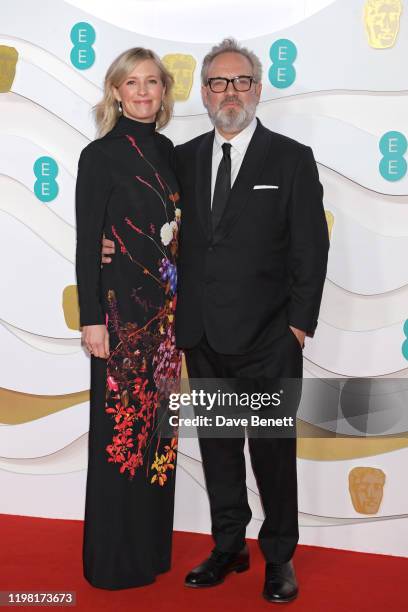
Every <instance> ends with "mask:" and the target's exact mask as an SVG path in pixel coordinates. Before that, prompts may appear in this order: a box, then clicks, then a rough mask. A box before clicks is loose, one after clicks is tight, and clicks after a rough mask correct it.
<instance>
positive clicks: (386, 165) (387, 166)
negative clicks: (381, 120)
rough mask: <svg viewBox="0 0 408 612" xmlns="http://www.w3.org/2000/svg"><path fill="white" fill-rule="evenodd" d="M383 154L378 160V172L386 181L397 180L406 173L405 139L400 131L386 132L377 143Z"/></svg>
mask: <svg viewBox="0 0 408 612" xmlns="http://www.w3.org/2000/svg"><path fill="white" fill-rule="evenodd" d="M379 147H380V151H381V153H382V155H383V157H382V158H381V161H380V165H379V169H380V174H381V176H382V177H383V178H385V180H386V181H399V180H400V179H402V178H403V177H404V176H405V175H406V173H407V160H406V159H405V157H404V155H405V153H406V152H407V139H406V138H405V136H404V134H402V133H401V132H387V133H386V134H384V135H383V136H382V137H381V139H380V143H379Z"/></svg>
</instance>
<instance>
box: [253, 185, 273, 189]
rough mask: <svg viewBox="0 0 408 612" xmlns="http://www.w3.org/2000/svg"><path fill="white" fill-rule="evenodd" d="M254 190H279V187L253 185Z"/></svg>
mask: <svg viewBox="0 0 408 612" xmlns="http://www.w3.org/2000/svg"><path fill="white" fill-rule="evenodd" d="M254 189H279V185H254Z"/></svg>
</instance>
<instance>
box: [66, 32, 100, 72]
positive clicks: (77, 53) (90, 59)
mask: <svg viewBox="0 0 408 612" xmlns="http://www.w3.org/2000/svg"><path fill="white" fill-rule="evenodd" d="M95 38H96V34H95V30H94V29H93V27H92V26H91V24H90V23H86V21H81V22H79V23H76V24H75V25H74V27H73V28H72V30H71V41H72V44H73V45H74V46H73V47H72V49H71V63H72V65H73V66H75V68H78V70H86V69H87V68H90V67H91V66H92V64H93V63H94V61H95V51H94V49H93V48H92V45H93V44H94V42H95Z"/></svg>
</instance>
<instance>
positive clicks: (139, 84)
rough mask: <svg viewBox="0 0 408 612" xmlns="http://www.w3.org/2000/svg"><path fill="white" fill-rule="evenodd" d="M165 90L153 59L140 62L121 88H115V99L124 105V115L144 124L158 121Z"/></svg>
mask: <svg viewBox="0 0 408 612" xmlns="http://www.w3.org/2000/svg"><path fill="white" fill-rule="evenodd" d="M164 93H165V88H164V85H163V83H162V80H161V76H160V70H159V68H158V66H156V64H155V62H154V61H153V60H151V59H147V60H143V61H142V62H139V63H138V64H137V65H136V66H135V67H134V68H133V70H132V71H131V72H130V74H128V76H127V78H126V79H125V80H124V81H123V83H122V85H120V87H114V94H115V98H116V99H117V100H118V102H121V103H122V109H123V115H124V116H125V117H128V118H129V119H136V121H142V122H143V123H151V122H153V121H155V120H156V115H157V113H158V112H159V110H160V107H161V105H162V100H163V96H164Z"/></svg>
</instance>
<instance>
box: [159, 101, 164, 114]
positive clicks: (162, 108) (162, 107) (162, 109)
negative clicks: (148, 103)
mask: <svg viewBox="0 0 408 612" xmlns="http://www.w3.org/2000/svg"><path fill="white" fill-rule="evenodd" d="M160 110H161V112H163V111H164V104H163V102H162V105H161V107H160Z"/></svg>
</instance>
